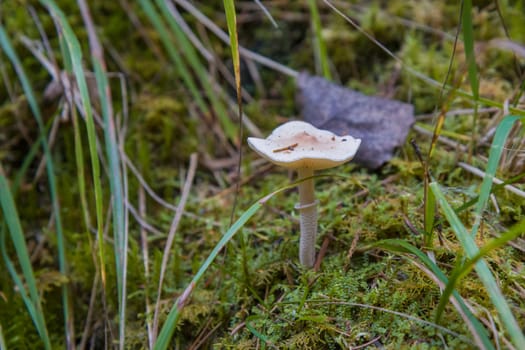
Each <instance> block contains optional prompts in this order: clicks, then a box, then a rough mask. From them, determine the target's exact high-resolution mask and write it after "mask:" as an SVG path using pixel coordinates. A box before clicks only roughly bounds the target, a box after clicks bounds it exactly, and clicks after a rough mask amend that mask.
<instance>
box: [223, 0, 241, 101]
mask: <svg viewBox="0 0 525 350" xmlns="http://www.w3.org/2000/svg"><path fill="white" fill-rule="evenodd" d="M223 4H224V13H225V14H226V23H227V24H228V33H229V35H230V49H231V53H232V59H233V70H234V72H235V87H236V90H237V99H238V101H239V103H240V101H241V59H240V56H239V38H238V35H237V16H236V14H235V3H234V1H233V0H223Z"/></svg>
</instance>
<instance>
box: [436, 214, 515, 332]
mask: <svg viewBox="0 0 525 350" xmlns="http://www.w3.org/2000/svg"><path fill="white" fill-rule="evenodd" d="M524 232H525V220H522V221H521V222H519V223H518V224H517V225H515V226H514V227H513V228H511V229H510V230H508V231H507V232H505V233H504V234H503V235H501V236H500V237H498V238H494V239H493V240H491V241H489V242H488V243H486V244H485V245H484V246H483V247H481V248H480V249H479V252H478V253H477V254H476V255H475V256H474V257H472V258H471V259H468V260H467V261H466V262H465V263H461V262H459V263H458V265H456V267H455V268H454V270H453V271H452V273H451V274H450V279H449V281H448V283H447V286H446V288H445V290H444V291H443V294H442V295H441V299H440V301H439V305H438V307H437V308H436V318H435V322H436V323H439V321H440V320H441V316H442V315H443V311H444V310H445V307H446V304H447V300H448V299H449V297H450V295H451V293H452V291H453V290H454V288H456V286H457V285H458V284H459V282H460V281H461V279H463V277H465V276H466V275H468V274H469V273H470V271H472V269H473V268H474V266H475V265H476V263H477V262H478V261H479V260H481V259H483V257H485V256H486V255H487V254H489V253H490V252H492V251H493V250H495V249H498V248H500V247H502V246H504V245H505V244H507V242H509V241H511V240H513V239H515V238H517V237H519V236H521V235H523V234H524Z"/></svg>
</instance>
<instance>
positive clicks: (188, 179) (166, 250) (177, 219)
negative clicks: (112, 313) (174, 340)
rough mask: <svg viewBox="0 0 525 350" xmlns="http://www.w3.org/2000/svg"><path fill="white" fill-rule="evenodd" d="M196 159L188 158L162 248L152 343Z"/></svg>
mask: <svg viewBox="0 0 525 350" xmlns="http://www.w3.org/2000/svg"><path fill="white" fill-rule="evenodd" d="M197 164H198V157H197V154H196V153H192V154H191V156H190V165H189V169H188V175H187V176H186V181H185V182H184V187H183V188H182V194H181V197H180V200H179V205H178V206H177V212H176V213H175V216H174V217H173V220H172V222H171V227H170V231H169V233H168V239H167V241H166V245H165V247H164V254H163V256H162V263H161V266H160V275H159V285H158V288H157V302H156V303H155V313H154V315H153V342H155V340H156V338H157V331H158V327H159V312H160V298H161V295H162V284H163V282H164V274H165V273H166V267H167V266H168V259H169V257H170V250H171V246H172V244H173V241H174V239H175V233H176V232H177V228H178V227H179V223H180V219H181V217H182V212H183V211H184V206H185V205H186V201H187V200H188V196H189V193H190V189H191V186H192V184H193V178H194V177H195V171H196V170H197Z"/></svg>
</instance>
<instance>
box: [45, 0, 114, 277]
mask: <svg viewBox="0 0 525 350" xmlns="http://www.w3.org/2000/svg"><path fill="white" fill-rule="evenodd" d="M40 1H41V3H42V4H43V5H45V6H46V7H47V8H48V10H49V12H50V13H51V14H52V15H53V17H55V19H56V20H57V23H58V25H59V26H60V30H61V32H62V34H63V35H64V42H65V44H66V45H65V46H66V49H67V50H66V51H67V54H68V55H69V57H70V59H71V65H72V69H73V74H74V76H75V80H76V82H77V86H78V90H79V92H80V98H81V100H82V108H83V110H84V115H85V122H86V129H87V136H88V146H89V154H90V158H91V168H92V169H91V171H92V176H93V186H94V189H95V211H96V218H97V220H96V221H97V239H98V250H99V259H100V264H101V266H100V271H101V277H102V283H103V284H104V286H105V285H106V272H105V266H106V264H105V258H104V248H103V247H104V238H103V223H104V219H103V208H102V200H103V198H102V185H101V182H100V164H99V158H98V154H97V135H96V132H95V122H94V120H93V111H92V107H91V101H90V97H89V92H88V87H87V82H86V77H85V74H84V68H83V66H82V49H81V47H80V43H79V41H78V39H77V37H76V35H75V33H74V32H73V29H72V28H71V26H70V25H69V23H68V21H67V19H66V17H65V15H64V13H63V12H62V10H60V8H59V7H58V6H57V5H56V4H55V2H54V1H53V0H40Z"/></svg>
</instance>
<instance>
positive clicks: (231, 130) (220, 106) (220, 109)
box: [155, 0, 237, 142]
mask: <svg viewBox="0 0 525 350" xmlns="http://www.w3.org/2000/svg"><path fill="white" fill-rule="evenodd" d="M156 3H157V5H158V6H159V8H160V9H161V12H162V13H163V14H164V18H165V19H166V21H167V22H168V25H169V26H170V28H171V31H172V32H173V34H175V38H176V39H177V41H178V42H177V44H178V46H179V47H180V51H181V52H182V53H184V55H185V56H186V58H187V60H186V61H187V62H188V63H189V65H190V66H191V67H192V68H193V71H194V72H195V74H196V75H197V78H198V81H199V82H201V84H202V87H203V88H204V92H205V93H206V97H207V98H208V99H209V101H210V102H211V105H212V107H213V110H214V111H215V113H217V117H218V118H219V122H220V124H221V126H222V128H223V130H224V133H225V134H226V136H227V137H228V139H230V140H231V141H232V142H235V139H236V137H237V134H236V128H235V125H234V124H233V122H232V121H231V119H230V117H229V116H228V111H227V110H226V108H225V106H224V103H223V102H222V101H221V100H220V99H219V97H218V94H217V92H216V91H215V88H214V86H213V82H211V81H210V77H209V73H208V70H207V69H206V68H205V67H204V65H203V64H202V62H201V60H200V58H199V56H198V55H197V52H196V50H195V48H194V47H193V45H192V44H191V42H190V40H189V39H188V38H187V37H186V34H184V32H183V31H182V29H181V27H180V26H179V24H178V23H177V21H175V19H174V18H173V16H171V15H170V9H169V8H168V5H167V4H166V1H165V0H156ZM155 13H156V12H155ZM159 21H160V19H159ZM163 43H164V45H170V46H174V44H173V43H172V42H171V41H164V40H163ZM174 50H175V51H176V49H175V48H174Z"/></svg>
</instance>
